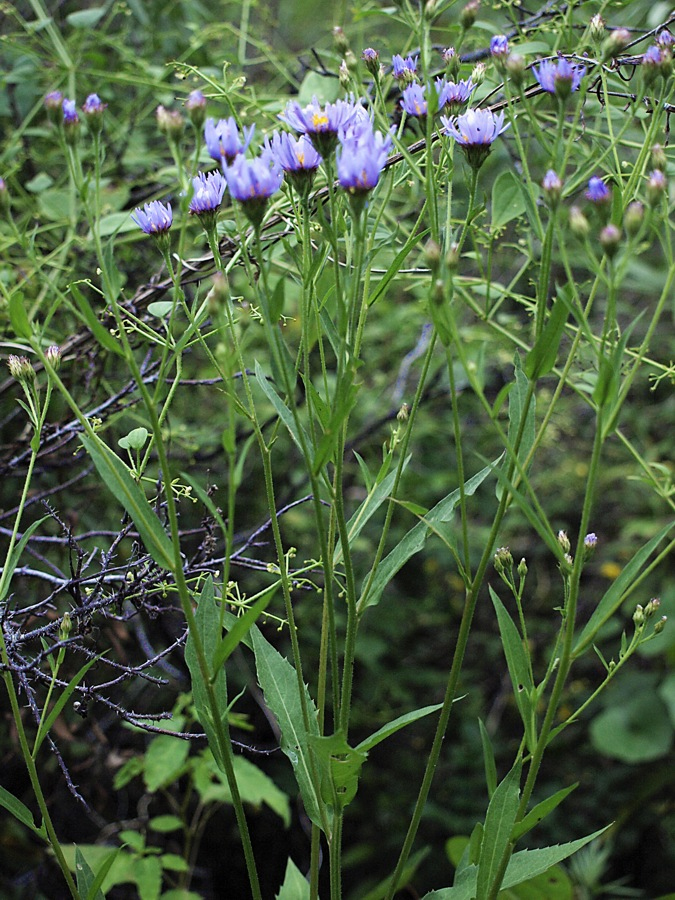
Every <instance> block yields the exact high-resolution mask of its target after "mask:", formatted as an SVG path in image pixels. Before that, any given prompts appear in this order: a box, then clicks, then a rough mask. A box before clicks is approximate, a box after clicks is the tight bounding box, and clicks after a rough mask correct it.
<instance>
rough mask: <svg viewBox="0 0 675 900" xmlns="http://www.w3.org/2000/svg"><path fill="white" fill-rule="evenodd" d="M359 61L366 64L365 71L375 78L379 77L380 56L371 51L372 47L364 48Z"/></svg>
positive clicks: (375, 51)
mask: <svg viewBox="0 0 675 900" xmlns="http://www.w3.org/2000/svg"><path fill="white" fill-rule="evenodd" d="M361 59H362V60H363V61H364V63H365V64H366V69H368V71H369V72H370V74H371V75H373V76H374V77H375V78H379V76H380V54H379V53H378V52H377V50H373V48H372V47H366V49H365V50H364V51H363V53H362V54H361Z"/></svg>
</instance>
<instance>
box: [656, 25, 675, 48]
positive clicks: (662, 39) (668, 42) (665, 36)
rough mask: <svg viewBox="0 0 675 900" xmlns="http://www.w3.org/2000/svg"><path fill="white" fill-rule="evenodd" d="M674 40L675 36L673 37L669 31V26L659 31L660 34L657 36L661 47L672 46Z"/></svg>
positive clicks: (657, 41)
mask: <svg viewBox="0 0 675 900" xmlns="http://www.w3.org/2000/svg"><path fill="white" fill-rule="evenodd" d="M673 41H675V38H673V36H672V34H671V33H670V32H669V31H668V29H667V28H664V29H663V31H659V33H658V35H657V36H656V43H657V44H658V45H659V47H671V46H672V44H673Z"/></svg>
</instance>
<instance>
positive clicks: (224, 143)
mask: <svg viewBox="0 0 675 900" xmlns="http://www.w3.org/2000/svg"><path fill="white" fill-rule="evenodd" d="M254 131H255V125H251V126H250V127H249V128H244V129H243V130H242V134H240V133H239V128H238V126H237V123H236V122H235V120H234V119H233V118H229V119H218V121H217V122H215V121H214V120H213V119H207V120H206V124H205V125H204V141H205V142H206V149H207V150H208V151H209V156H210V157H211V159H215V160H216V162H219V163H220V164H221V165H222V166H230V165H232V163H233V162H234V160H235V158H236V157H237V156H239V154H241V153H244V151H245V150H246V148H247V147H248V145H249V144H250V143H251V138H252V137H253V132H254Z"/></svg>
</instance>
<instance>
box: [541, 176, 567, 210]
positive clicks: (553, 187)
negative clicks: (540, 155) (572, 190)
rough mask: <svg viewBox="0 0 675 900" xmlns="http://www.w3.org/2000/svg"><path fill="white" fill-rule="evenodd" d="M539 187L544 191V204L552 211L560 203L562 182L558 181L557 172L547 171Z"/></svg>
mask: <svg viewBox="0 0 675 900" xmlns="http://www.w3.org/2000/svg"><path fill="white" fill-rule="evenodd" d="M541 186H542V189H543V191H544V197H545V198H546V202H547V203H548V205H549V206H550V207H551V208H552V209H555V207H556V206H557V205H558V203H559V201H560V195H561V193H562V181H561V180H560V176H559V175H558V173H557V172H554V171H553V169H549V170H548V172H547V173H546V174H545V175H544V180H543V181H542V183H541Z"/></svg>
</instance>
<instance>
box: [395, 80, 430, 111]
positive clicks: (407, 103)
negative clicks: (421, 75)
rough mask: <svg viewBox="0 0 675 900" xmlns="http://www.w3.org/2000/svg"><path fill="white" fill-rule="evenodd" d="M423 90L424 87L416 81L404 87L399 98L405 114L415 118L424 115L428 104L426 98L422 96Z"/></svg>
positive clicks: (424, 89)
mask: <svg viewBox="0 0 675 900" xmlns="http://www.w3.org/2000/svg"><path fill="white" fill-rule="evenodd" d="M425 91H426V88H425V87H424V86H423V85H421V84H417V83H416V82H415V83H413V84H409V85H408V87H407V88H404V90H403V96H402V98H401V107H402V108H403V110H404V112H405V113H407V115H409V116H413V117H415V118H420V117H421V116H426V114H427V111H428V104H427V99H426V97H425V96H424V92H425Z"/></svg>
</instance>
